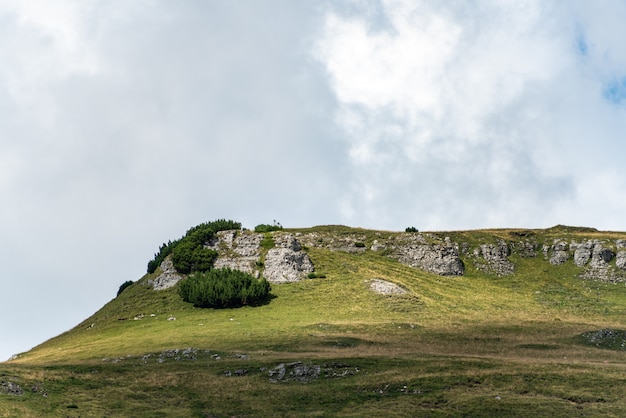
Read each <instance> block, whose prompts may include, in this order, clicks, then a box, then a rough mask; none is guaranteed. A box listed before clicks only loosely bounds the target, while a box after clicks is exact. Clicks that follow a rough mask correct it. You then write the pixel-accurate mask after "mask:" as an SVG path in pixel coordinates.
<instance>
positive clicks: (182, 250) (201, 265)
mask: <svg viewBox="0 0 626 418" xmlns="http://www.w3.org/2000/svg"><path fill="white" fill-rule="evenodd" d="M230 229H241V223H239V222H235V221H231V220H226V219H218V220H216V221H213V222H205V223H203V224H200V225H196V226H194V227H193V228H190V229H189V230H187V232H186V233H185V235H184V236H183V237H182V238H180V239H177V240H176V241H174V242H172V241H168V243H167V244H163V245H161V247H159V252H158V253H156V254H155V255H154V259H152V260H150V261H149V262H148V273H149V274H152V273H154V272H155V271H156V269H157V268H158V267H159V266H160V265H161V263H162V262H163V260H165V258H166V257H167V256H168V255H170V254H171V255H172V262H173V263H174V268H176V271H178V272H179V273H183V274H187V273H190V272H192V271H206V270H209V269H210V268H211V267H213V263H214V262H215V258H216V257H217V253H216V252H215V251H213V250H209V249H206V248H204V245H205V244H206V243H207V242H209V241H210V240H211V238H213V236H214V235H215V233H216V232H219V231H226V230H230Z"/></svg>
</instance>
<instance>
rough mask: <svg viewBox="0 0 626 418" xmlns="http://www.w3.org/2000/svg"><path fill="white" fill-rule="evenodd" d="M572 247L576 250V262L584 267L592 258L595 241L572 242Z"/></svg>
mask: <svg viewBox="0 0 626 418" xmlns="http://www.w3.org/2000/svg"><path fill="white" fill-rule="evenodd" d="M570 248H571V249H573V250H574V263H575V264H576V265H577V266H578V267H582V266H584V265H585V264H587V263H588V262H589V260H590V259H591V249H592V248H593V241H587V242H580V243H578V242H574V241H572V243H571V244H570Z"/></svg>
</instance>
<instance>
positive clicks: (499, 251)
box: [474, 241, 515, 276]
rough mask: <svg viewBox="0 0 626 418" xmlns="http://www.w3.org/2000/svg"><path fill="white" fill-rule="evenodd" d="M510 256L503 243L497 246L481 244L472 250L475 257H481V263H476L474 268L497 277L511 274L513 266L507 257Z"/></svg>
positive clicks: (506, 246)
mask: <svg viewBox="0 0 626 418" xmlns="http://www.w3.org/2000/svg"><path fill="white" fill-rule="evenodd" d="M510 254H511V250H510V249H509V246H508V245H507V244H506V242H504V241H500V242H499V243H497V244H482V245H480V246H479V247H478V248H476V249H475V250H474V256H475V257H477V258H478V257H482V260H484V263H483V262H482V261H476V267H478V268H480V269H481V270H484V271H487V272H489V273H493V274H496V275H498V276H508V275H511V274H513V271H514V270H515V266H514V265H513V263H512V262H511V261H509V259H508V257H509V255H510Z"/></svg>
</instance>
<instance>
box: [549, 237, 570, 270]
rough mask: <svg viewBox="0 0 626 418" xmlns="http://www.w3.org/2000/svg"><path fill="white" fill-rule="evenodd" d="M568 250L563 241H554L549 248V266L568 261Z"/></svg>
mask: <svg viewBox="0 0 626 418" xmlns="http://www.w3.org/2000/svg"><path fill="white" fill-rule="evenodd" d="M568 248H569V246H568V245H567V243H566V242H565V241H560V240H555V242H554V245H552V248H551V249H552V255H551V256H550V264H563V263H565V262H566V261H567V260H569V251H568Z"/></svg>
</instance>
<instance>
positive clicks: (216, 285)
mask: <svg viewBox="0 0 626 418" xmlns="http://www.w3.org/2000/svg"><path fill="white" fill-rule="evenodd" d="M270 290H271V287H270V284H269V282H268V281H267V280H265V279H256V278H255V277H254V276H252V275H251V274H249V273H245V272H243V271H239V270H231V269H229V268H223V269H213V270H210V271H208V272H204V273H195V274H192V275H191V276H189V277H188V278H187V279H185V280H183V281H181V282H180V284H179V287H178V293H179V295H180V296H181V297H182V298H183V300H184V301H185V302H191V303H193V305H194V306H196V307H199V308H235V307H240V306H244V305H256V304H259V303H261V302H263V301H264V300H266V299H267V298H268V296H269V292H270Z"/></svg>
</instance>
